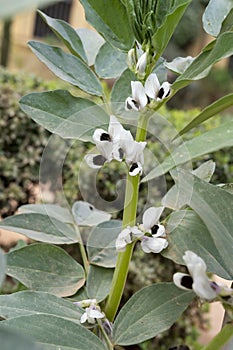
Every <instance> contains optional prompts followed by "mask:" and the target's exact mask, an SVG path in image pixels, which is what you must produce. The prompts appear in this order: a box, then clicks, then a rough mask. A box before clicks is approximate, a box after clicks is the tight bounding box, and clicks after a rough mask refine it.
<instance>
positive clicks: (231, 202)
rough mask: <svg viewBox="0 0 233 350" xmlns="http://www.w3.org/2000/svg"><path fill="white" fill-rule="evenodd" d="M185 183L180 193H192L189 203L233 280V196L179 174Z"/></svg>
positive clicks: (184, 173) (183, 173)
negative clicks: (202, 223)
mask: <svg viewBox="0 0 233 350" xmlns="http://www.w3.org/2000/svg"><path fill="white" fill-rule="evenodd" d="M180 178H181V181H182V188H181V191H184V192H186V193H187V192H189V193H191V194H192V195H191V198H190V200H189V203H187V204H188V205H189V206H190V207H191V208H192V209H193V210H194V211H195V212H196V213H197V214H198V215H199V217H200V218H201V219H202V221H203V222H204V224H205V225H206V227H207V229H208V231H209V233H210V235H211V237H212V239H213V241H214V244H215V245H216V247H217V249H218V251H219V254H221V257H222V261H223V264H224V266H227V268H228V273H229V274H231V279H232V278H233V266H232V264H231V255H232V246H233V231H232V220H233V211H232V206H233V196H232V194H230V193H228V192H226V191H224V190H222V189H221V188H220V187H218V186H214V185H211V184H209V183H207V182H205V181H203V180H200V179H199V178H198V177H196V176H193V175H192V174H190V173H188V172H185V171H184V170H182V171H180Z"/></svg>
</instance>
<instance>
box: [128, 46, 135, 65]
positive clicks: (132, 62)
mask: <svg viewBox="0 0 233 350" xmlns="http://www.w3.org/2000/svg"><path fill="white" fill-rule="evenodd" d="M127 64H128V67H129V69H131V70H134V69H135V67H136V55H135V50H134V49H130V50H129V52H128V56H127Z"/></svg>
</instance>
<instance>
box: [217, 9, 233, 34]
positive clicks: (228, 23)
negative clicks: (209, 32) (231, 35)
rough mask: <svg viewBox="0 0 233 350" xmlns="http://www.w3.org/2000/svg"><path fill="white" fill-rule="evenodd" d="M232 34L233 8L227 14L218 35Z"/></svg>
mask: <svg viewBox="0 0 233 350" xmlns="http://www.w3.org/2000/svg"><path fill="white" fill-rule="evenodd" d="M228 31H229V32H232V31H233V8H232V9H231V11H230V12H229V13H228V15H227V17H226V18H225V19H224V21H223V22H222V28H221V31H220V34H222V33H224V32H228Z"/></svg>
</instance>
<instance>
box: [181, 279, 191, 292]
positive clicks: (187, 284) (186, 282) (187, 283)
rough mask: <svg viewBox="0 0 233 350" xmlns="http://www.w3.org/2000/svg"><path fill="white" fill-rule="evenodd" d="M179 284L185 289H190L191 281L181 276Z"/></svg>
mask: <svg viewBox="0 0 233 350" xmlns="http://www.w3.org/2000/svg"><path fill="white" fill-rule="evenodd" d="M180 284H181V285H182V286H183V287H185V288H188V289H192V285H193V279H192V277H191V276H183V277H182V278H181V281H180Z"/></svg>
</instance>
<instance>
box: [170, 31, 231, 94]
mask: <svg viewBox="0 0 233 350" xmlns="http://www.w3.org/2000/svg"><path fill="white" fill-rule="evenodd" d="M232 54H233V32H226V33H223V34H221V35H220V36H219V37H218V38H217V39H216V40H215V41H213V42H212V43H211V44H209V45H207V47H205V48H204V49H203V51H202V52H201V53H200V55H199V56H197V58H196V59H195V60H194V61H193V62H192V63H191V64H190V66H189V67H188V68H187V69H186V71H185V72H184V73H183V74H181V75H180V76H179V77H178V78H177V79H176V81H175V82H174V83H173V84H172V89H174V90H179V89H181V88H182V87H184V86H186V85H188V84H189V83H190V82H191V81H192V80H197V79H201V78H204V76H206V75H207V74H208V73H209V69H210V68H211V67H212V66H213V64H215V63H216V62H218V61H219V60H221V59H222V58H225V57H228V56H231V55H232Z"/></svg>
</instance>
